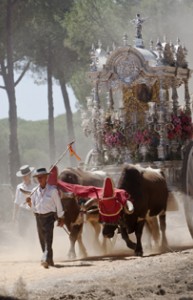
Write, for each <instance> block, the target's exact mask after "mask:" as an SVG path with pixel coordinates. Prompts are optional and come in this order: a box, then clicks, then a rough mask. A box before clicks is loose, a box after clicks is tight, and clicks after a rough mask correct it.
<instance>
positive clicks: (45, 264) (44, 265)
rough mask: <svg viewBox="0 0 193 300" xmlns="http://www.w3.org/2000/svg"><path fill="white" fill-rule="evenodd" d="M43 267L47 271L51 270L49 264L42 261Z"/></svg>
mask: <svg viewBox="0 0 193 300" xmlns="http://www.w3.org/2000/svg"><path fill="white" fill-rule="evenodd" d="M41 265H42V266H43V267H44V268H45V269H48V268H49V264H48V262H47V261H42V262H41Z"/></svg>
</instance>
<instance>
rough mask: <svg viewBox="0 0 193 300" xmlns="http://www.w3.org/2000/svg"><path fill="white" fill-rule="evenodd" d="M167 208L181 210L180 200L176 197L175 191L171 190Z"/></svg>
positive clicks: (168, 209)
mask: <svg viewBox="0 0 193 300" xmlns="http://www.w3.org/2000/svg"><path fill="white" fill-rule="evenodd" d="M166 210H167V211H178V210H179V205H178V201H177V198H176V196H175V193H174V192H169V193H168V199H167V208H166Z"/></svg>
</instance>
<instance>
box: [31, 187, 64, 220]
mask: <svg viewBox="0 0 193 300" xmlns="http://www.w3.org/2000/svg"><path fill="white" fill-rule="evenodd" d="M32 192H33V191H32ZM31 201H32V209H33V212H34V213H38V214H47V213H49V212H56V213H57V216H58V218H61V217H63V215H64V211H63V208H62V203H61V199H60V197H59V194H58V190H57V188H56V187H55V186H53V185H49V184H46V187H45V188H44V189H42V188H41V187H40V186H39V187H38V188H37V189H36V190H35V192H34V193H33V194H32V196H31Z"/></svg>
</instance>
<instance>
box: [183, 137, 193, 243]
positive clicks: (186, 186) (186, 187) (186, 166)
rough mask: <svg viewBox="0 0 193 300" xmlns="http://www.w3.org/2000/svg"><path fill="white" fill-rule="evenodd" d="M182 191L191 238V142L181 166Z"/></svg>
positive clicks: (192, 170) (192, 196) (192, 183)
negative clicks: (184, 195)
mask: <svg viewBox="0 0 193 300" xmlns="http://www.w3.org/2000/svg"><path fill="white" fill-rule="evenodd" d="M182 189H183V192H184V193H185V194H186V197H185V199H184V211H185V216H186V221H187V225H188V229H189V231H190V234H191V236H192V238H193V141H191V142H190V143H189V145H188V146H187V148H186V150H185V153H184V159H183V165H182Z"/></svg>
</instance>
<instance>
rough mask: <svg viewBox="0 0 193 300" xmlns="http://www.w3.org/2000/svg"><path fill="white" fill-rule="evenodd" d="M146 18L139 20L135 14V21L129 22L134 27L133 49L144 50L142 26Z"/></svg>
mask: <svg viewBox="0 0 193 300" xmlns="http://www.w3.org/2000/svg"><path fill="white" fill-rule="evenodd" d="M146 19H147V18H141V17H140V14H139V13H138V14H136V17H135V19H133V20H131V21H130V22H131V23H132V24H133V25H135V28H136V35H135V40H134V41H135V47H138V48H144V43H143V38H142V24H143V23H144V22H145V21H146Z"/></svg>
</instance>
